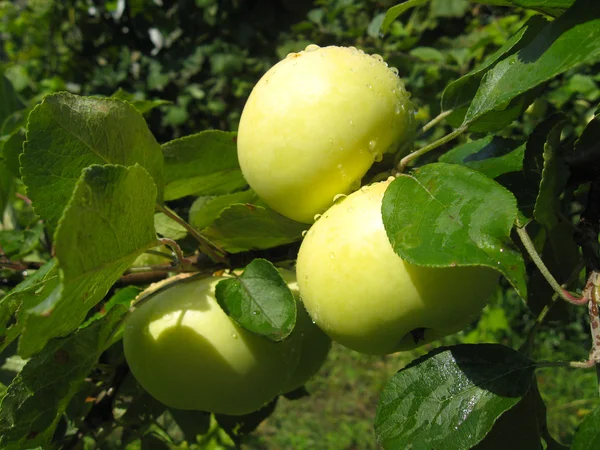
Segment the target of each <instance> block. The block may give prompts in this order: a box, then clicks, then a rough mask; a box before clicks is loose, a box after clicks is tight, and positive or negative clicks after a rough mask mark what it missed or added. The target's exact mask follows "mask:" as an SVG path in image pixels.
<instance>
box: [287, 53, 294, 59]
mask: <svg viewBox="0 0 600 450" xmlns="http://www.w3.org/2000/svg"><path fill="white" fill-rule="evenodd" d="M296 55H297V53H295V52H292V53H288V54H287V56H286V57H285V58H286V59H289V58H294V57H295V56H296Z"/></svg>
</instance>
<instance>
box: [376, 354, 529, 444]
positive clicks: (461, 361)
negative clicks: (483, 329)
mask: <svg viewBox="0 0 600 450" xmlns="http://www.w3.org/2000/svg"><path fill="white" fill-rule="evenodd" d="M534 368H535V364H534V362H533V361H531V360H530V359H529V358H527V357H526V356H524V355H522V354H521V353H519V352H517V351H515V350H513V349H510V348H508V347H504V346H502V345H498V344H476V345H472V344H463V345H457V346H453V347H443V348H439V349H437V350H434V351H433V352H431V353H429V354H428V355H425V356H424V357H421V358H419V359H417V360H415V361H413V362H412V363H411V364H409V365H408V366H407V367H406V368H404V369H402V370H400V371H399V372H398V373H397V374H396V375H394V377H393V378H392V379H391V380H390V381H389V382H388V384H387V385H386V386H385V388H384V390H383V392H382V394H381V397H380V399H379V404H378V406H377V413H376V417H375V434H376V436H377V440H378V442H379V443H380V444H381V445H382V446H383V447H384V448H386V449H387V450H405V449H408V448H415V449H416V448H419V449H421V448H422V449H426V448H427V449H434V448H440V449H441V448H443V449H445V450H463V449H468V448H471V447H473V446H474V445H475V444H477V443H478V442H479V441H481V440H482V439H483V438H484V437H485V435H486V434H487V433H488V432H489V431H490V430H491V429H492V427H493V425H494V422H495V421H496V420H497V419H498V417H500V416H501V415H502V414H503V413H504V412H505V411H507V410H509V409H511V408H512V407H513V406H515V405H516V404H517V403H518V402H519V401H520V400H521V398H522V397H523V396H524V395H525V394H526V393H527V392H528V390H529V388H530V386H531V383H532V380H533V372H534Z"/></svg>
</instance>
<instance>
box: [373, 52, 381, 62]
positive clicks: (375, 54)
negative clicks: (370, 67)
mask: <svg viewBox="0 0 600 450" xmlns="http://www.w3.org/2000/svg"><path fill="white" fill-rule="evenodd" d="M371 56H372V57H373V58H375V59H376V60H377V61H381V62H383V56H381V55H378V54H377V53H374V54H372V55H371Z"/></svg>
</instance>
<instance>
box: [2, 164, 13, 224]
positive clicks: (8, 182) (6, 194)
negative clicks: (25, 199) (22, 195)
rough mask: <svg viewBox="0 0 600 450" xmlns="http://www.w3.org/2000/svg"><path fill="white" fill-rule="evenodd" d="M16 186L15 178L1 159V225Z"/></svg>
mask: <svg viewBox="0 0 600 450" xmlns="http://www.w3.org/2000/svg"><path fill="white" fill-rule="evenodd" d="M14 185H15V177H14V175H13V174H12V172H11V171H10V170H9V169H8V167H7V166H6V163H5V161H4V160H3V159H0V223H2V220H3V216H4V210H5V209H6V207H7V206H8V204H9V201H10V198H11V196H12V193H13V190H14Z"/></svg>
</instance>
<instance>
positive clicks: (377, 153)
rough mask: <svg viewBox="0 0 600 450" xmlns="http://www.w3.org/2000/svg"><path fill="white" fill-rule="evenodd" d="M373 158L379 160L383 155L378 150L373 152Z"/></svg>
mask: <svg viewBox="0 0 600 450" xmlns="http://www.w3.org/2000/svg"><path fill="white" fill-rule="evenodd" d="M373 159H374V160H375V162H380V161H381V160H382V159H383V155H382V154H381V153H379V152H376V153H374V154H373Z"/></svg>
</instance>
